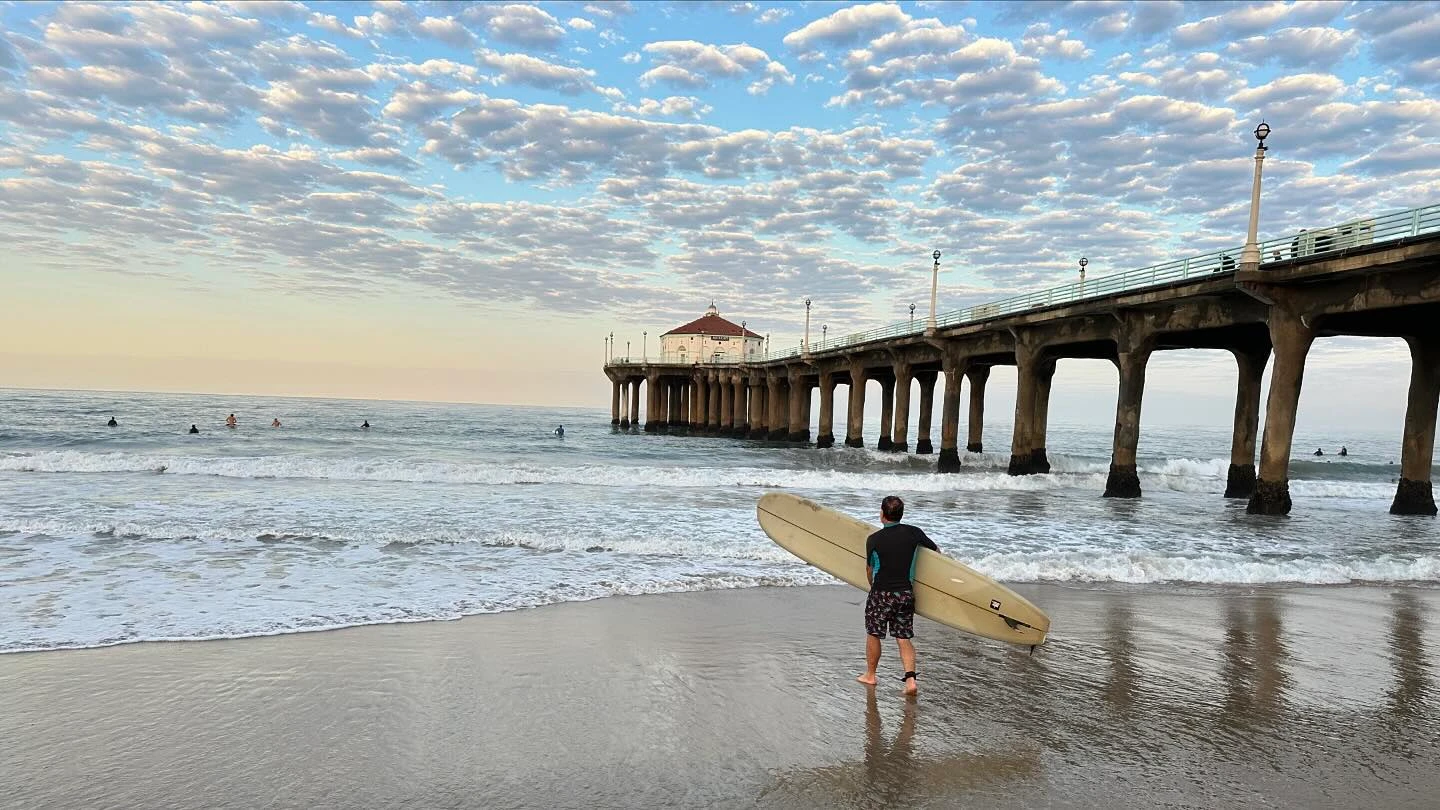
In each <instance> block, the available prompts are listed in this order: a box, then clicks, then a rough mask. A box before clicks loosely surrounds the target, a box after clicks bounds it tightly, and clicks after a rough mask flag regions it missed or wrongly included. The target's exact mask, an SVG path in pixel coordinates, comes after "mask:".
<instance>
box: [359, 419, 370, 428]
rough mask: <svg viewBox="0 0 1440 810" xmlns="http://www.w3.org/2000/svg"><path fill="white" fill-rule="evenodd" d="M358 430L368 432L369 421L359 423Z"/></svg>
mask: <svg viewBox="0 0 1440 810" xmlns="http://www.w3.org/2000/svg"><path fill="white" fill-rule="evenodd" d="M360 429H361V430H369V429H370V420H369V419H366V420H365V421H364V422H361V423H360Z"/></svg>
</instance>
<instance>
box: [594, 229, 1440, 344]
mask: <svg viewBox="0 0 1440 810" xmlns="http://www.w3.org/2000/svg"><path fill="white" fill-rule="evenodd" d="M1436 232H1440V204H1437V205H1426V206H1421V207H1420V208H1411V209H1410V210H1408V211H1397V212H1395V213H1392V214H1383V215H1381V216H1376V217H1369V218H1366V219H1355V220H1351V221H1349V222H1344V223H1341V224H1339V225H1333V226H1330V227H1327V228H1319V229H1315V230H1302V231H1300V232H1298V233H1295V234H1291V235H1290V236H1281V237H1277V238H1274V239H1266V240H1265V241H1263V242H1260V264H1261V266H1262V267H1263V266H1265V265H1267V264H1274V263H1276V262H1280V261H1289V260H1291V259H1298V258H1303V257H1309V256H1318V255H1322V254H1326V253H1335V252H1338V251H1342V250H1348V249H1350V248H1356V247H1363V246H1366V245H1372V244H1377V243H1380V242H1389V241H1394V240H1397V239H1404V238H1407V237H1411V236H1419V235H1421V234H1425V233H1436ZM1241 250H1242V248H1241V247H1234V248H1227V249H1225V250H1215V251H1211V252H1209V253H1202V254H1200V255H1198V256H1190V257H1187V258H1184V259H1172V260H1171V261H1168V262H1161V263H1160V264H1154V265H1150V266H1149V267H1141V268H1139V269H1136V270H1127V271H1126V272H1123V273H1116V274H1114V275H1109V276H1101V277H1099V278H1094V279H1086V280H1085V281H1072V282H1070V283H1069V284H1062V285H1060V286H1058V287H1050V288H1047V289H1043V290H1035V291H1034V292H1028V293H1023V294H1021V295H1015V296H1011V297H1009V298H1003V299H1001V300H999V301H992V302H989V303H985V304H976V305H975V306H970V307H965V308H964V309H956V310H951V311H949V312H941V313H937V314H936V316H935V322H936V326H937V327H939V328H945V327H948V326H959V325H961V324H967V323H980V322H983V321H989V320H994V319H996V318H1003V317H1005V316H1007V315H1014V314H1016V313H1018V312H1025V311H1028V310H1032V309H1042V308H1046V307H1052V306H1057V305H1061V304H1071V303H1075V302H1077V301H1084V300H1088V299H1092V298H1104V297H1107V296H1111V295H1116V294H1119V293H1122V292H1132V291H1135V290H1143V289H1146V288H1149V287H1163V286H1166V285H1168V284H1174V283H1175V282H1177V281H1184V280H1186V279H1189V278H1197V277H1202V276H1211V275H1218V274H1221V273H1232V272H1234V271H1235V269H1236V268H1237V267H1238V266H1239V264H1240V252H1241ZM927 320H928V318H917V319H914V320H910V321H902V322H900V323H895V324H890V325H889V326H882V327H879V328H877V329H870V330H867V331H864V332H852V333H850V334H847V335H841V336H837V337H833V338H832V337H829V336H826V337H825V338H824V339H822V340H814V341H811V342H810V346H809V353H811V354H815V353H819V352H829V351H834V350H839V349H848V348H851V347H854V346H860V345H863V344H866V343H873V342H875V341H878V340H889V339H891V338H897V337H906V336H909V335H918V334H923V333H924V331H925V326H926V321H927ZM805 354H806V352H805V351H803V350H802V348H801V347H800V346H795V347H793V348H789V349H778V350H775V351H770V352H766V353H764V354H758V353H757V354H753V355H751V356H749V357H747V358H745V359H744V360H743V361H742V360H741V359H740V358H733V357H732V358H726V359H723V360H713V359H712V360H704V359H701V360H699V361H696V359H695V358H694V357H691V358H690V360H689V361H687V360H686V359H685V356H684V354H683V353H679V354H675V355H668V354H667V355H659V354H656V355H651V356H650V358H640V357H634V356H631V357H629V358H618V357H617V358H615V359H613V360H611V363H612V364H639V363H641V362H653V363H687V362H693V363H696V364H697V365H730V366H733V365H741V364H743V363H764V362H770V361H774V360H786V359H790V358H797V357H802V356H804V355H805Z"/></svg>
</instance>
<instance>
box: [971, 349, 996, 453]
mask: <svg viewBox="0 0 1440 810" xmlns="http://www.w3.org/2000/svg"><path fill="white" fill-rule="evenodd" d="M965 379H966V380H967V381H968V382H969V383H970V421H969V422H968V423H966V425H965V427H966V431H967V436H966V442H965V450H966V451H967V452H970V453H983V452H985V445H984V444H982V442H983V441H984V435H985V383H986V382H988V381H989V379H990V367H989V366H972V367H971V368H970V370H969V371H967V372H965Z"/></svg>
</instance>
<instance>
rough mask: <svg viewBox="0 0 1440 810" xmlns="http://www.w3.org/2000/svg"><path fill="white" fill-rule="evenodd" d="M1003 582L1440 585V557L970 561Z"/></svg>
mask: <svg viewBox="0 0 1440 810" xmlns="http://www.w3.org/2000/svg"><path fill="white" fill-rule="evenodd" d="M969 564H970V565H971V566H972V567H974V568H975V569H976V570H978V571H982V572H984V573H985V574H987V575H989V576H991V577H993V578H995V579H998V580H1000V581H1002V582H1116V583H1126V584H1157V583H1194V584H1206V585H1262V584H1305V585H1347V584H1355V583H1376V582H1386V583H1395V582H1437V581H1440V556H1428V557H1413V558H1412V557H1394V556H1382V557H1377V558H1375V559H1369V560H1363V559H1349V560H1346V559H1322V558H1314V557H1311V558H1301V559H1295V560H1284V561H1272V560H1264V559H1256V558H1254V557H1253V556H1244V555H1240V554H1206V555H1195V556H1181V555H1175V554H1164V553H1160V552H1146V551H1095V552H1064V553H1055V554H1025V555H1014V554H996V555H989V556H985V557H981V558H977V559H974V560H971V561H970V563H969Z"/></svg>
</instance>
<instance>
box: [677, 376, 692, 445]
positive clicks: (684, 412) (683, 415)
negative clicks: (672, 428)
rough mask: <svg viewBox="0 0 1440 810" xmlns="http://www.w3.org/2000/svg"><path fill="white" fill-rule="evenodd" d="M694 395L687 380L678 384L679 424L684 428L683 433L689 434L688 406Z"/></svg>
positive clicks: (690, 422)
mask: <svg viewBox="0 0 1440 810" xmlns="http://www.w3.org/2000/svg"><path fill="white" fill-rule="evenodd" d="M693 393H694V385H692V384H691V382H690V381H689V380H685V381H683V382H681V383H680V423H681V424H683V425H684V426H685V432H687V433H688V432H690V425H691V424H693V422H692V420H691V419H690V404H691V403H692V402H694V399H692V397H691V394H693Z"/></svg>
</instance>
